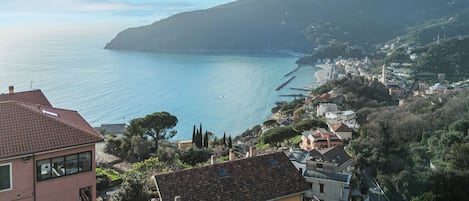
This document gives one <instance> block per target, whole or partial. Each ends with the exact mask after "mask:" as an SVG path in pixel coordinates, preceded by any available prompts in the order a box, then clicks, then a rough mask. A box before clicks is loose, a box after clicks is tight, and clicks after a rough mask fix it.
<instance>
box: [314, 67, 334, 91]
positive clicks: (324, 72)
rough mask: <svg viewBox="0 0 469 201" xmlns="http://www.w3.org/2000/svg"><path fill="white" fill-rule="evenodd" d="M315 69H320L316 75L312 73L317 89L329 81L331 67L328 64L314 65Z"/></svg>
mask: <svg viewBox="0 0 469 201" xmlns="http://www.w3.org/2000/svg"><path fill="white" fill-rule="evenodd" d="M316 67H318V68H320V69H319V70H318V71H316V73H314V77H315V78H316V83H314V84H315V85H317V86H318V87H319V86H321V85H322V84H324V83H326V82H327V81H328V80H329V79H330V75H331V70H332V65H330V64H316Z"/></svg>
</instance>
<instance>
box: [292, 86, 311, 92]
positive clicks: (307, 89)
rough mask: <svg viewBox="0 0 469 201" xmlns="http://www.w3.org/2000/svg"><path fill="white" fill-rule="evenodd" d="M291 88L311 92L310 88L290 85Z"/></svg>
mask: <svg viewBox="0 0 469 201" xmlns="http://www.w3.org/2000/svg"><path fill="white" fill-rule="evenodd" d="M290 89H291V90H298V91H307V92H312V91H313V89H310V88H306V87H304V88H297V87H290Z"/></svg>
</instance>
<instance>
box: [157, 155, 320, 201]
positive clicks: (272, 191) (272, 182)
mask: <svg viewBox="0 0 469 201" xmlns="http://www.w3.org/2000/svg"><path fill="white" fill-rule="evenodd" d="M155 179H156V181H157V185H158V189H159V192H160V195H161V197H162V200H163V201H167V200H170V201H172V200H174V197H175V196H180V198H181V200H206V201H207V200H244V201H249V200H255V201H257V200H270V199H276V198H280V197H283V196H289V195H295V194H301V193H303V192H304V191H306V190H308V189H310V188H311V187H310V185H309V184H308V183H307V182H306V181H305V180H304V178H303V176H302V175H301V174H300V173H299V172H298V171H297V169H296V168H295V167H294V166H293V164H292V163H291V162H290V160H289V159H288V157H287V156H286V155H285V154H284V153H282V152H277V153H272V154H267V155H259V156H256V157H251V158H245V159H240V160H235V161H228V162H225V163H219V164H214V165H209V166H204V167H199V168H193V169H189V170H183V171H178V172H172V173H167V174H162V175H156V176H155Z"/></svg>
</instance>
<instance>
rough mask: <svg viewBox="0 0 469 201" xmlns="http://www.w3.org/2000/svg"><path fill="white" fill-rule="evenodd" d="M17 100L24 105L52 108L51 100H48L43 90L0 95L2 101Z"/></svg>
mask: <svg viewBox="0 0 469 201" xmlns="http://www.w3.org/2000/svg"><path fill="white" fill-rule="evenodd" d="M9 100H15V101H18V102H23V103H32V104H39V105H44V106H48V107H52V105H51V104H50V102H49V100H47V98H46V96H44V94H43V93H42V91H41V90H39V89H38V90H32V91H23V92H16V93H12V94H0V101H9Z"/></svg>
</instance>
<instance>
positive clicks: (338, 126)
mask: <svg viewBox="0 0 469 201" xmlns="http://www.w3.org/2000/svg"><path fill="white" fill-rule="evenodd" d="M329 127H330V128H331V130H333V131H334V132H352V131H353V130H352V129H351V128H349V127H348V126H347V125H345V124H344V123H342V122H336V123H331V124H329Z"/></svg>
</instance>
